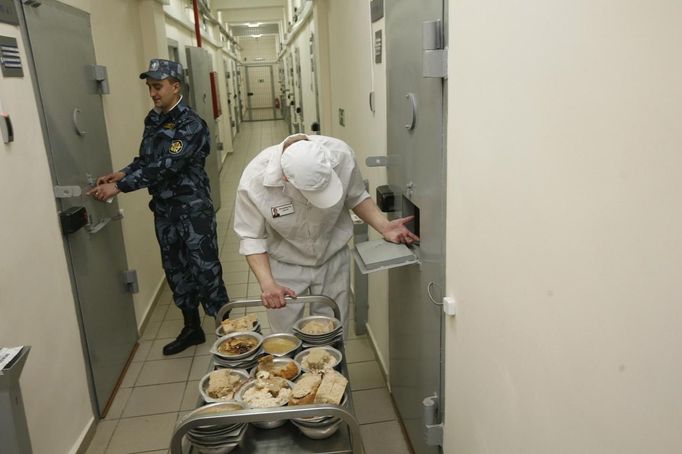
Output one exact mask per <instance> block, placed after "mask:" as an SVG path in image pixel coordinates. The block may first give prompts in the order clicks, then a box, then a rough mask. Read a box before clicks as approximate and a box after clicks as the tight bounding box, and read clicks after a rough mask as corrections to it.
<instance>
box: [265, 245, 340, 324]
mask: <svg viewBox="0 0 682 454" xmlns="http://www.w3.org/2000/svg"><path fill="white" fill-rule="evenodd" d="M349 260H350V254H349V252H348V247H344V248H343V249H341V250H340V251H339V252H337V253H336V254H334V255H333V256H332V257H331V258H330V259H329V260H327V262H326V263H324V264H323V265H320V266H300V265H292V264H290V263H284V262H280V261H278V260H275V259H273V258H272V257H270V270H271V271H272V277H273V278H274V279H275V282H277V283H278V284H279V285H281V286H284V287H289V288H290V289H292V290H293V291H295V292H296V295H305V294H308V292H309V293H310V294H311V295H324V296H328V297H329V298H331V299H333V300H334V301H336V304H337V305H338V306H339V310H340V312H341V322H342V323H343V326H344V335H346V334H347V333H348V328H347V323H346V322H347V319H348V295H349V291H350V261H349ZM303 309H304V307H303V304H301V303H296V302H295V300H294V301H288V302H287V305H286V306H285V307H283V308H279V309H268V310H267V313H268V321H269V322H270V328H271V329H272V332H273V333H282V332H287V331H289V330H290V328H291V326H293V324H294V323H295V322H296V321H297V320H298V319H300V318H301V317H303ZM310 312H311V315H327V316H330V317H333V316H334V313H333V312H332V309H331V308H330V307H329V306H323V305H319V304H313V305H311V308H310Z"/></svg>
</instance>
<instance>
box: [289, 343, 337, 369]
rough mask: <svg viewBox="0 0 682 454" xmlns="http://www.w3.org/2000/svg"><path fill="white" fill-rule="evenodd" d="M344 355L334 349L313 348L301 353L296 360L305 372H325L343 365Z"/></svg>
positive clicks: (326, 347)
mask: <svg viewBox="0 0 682 454" xmlns="http://www.w3.org/2000/svg"><path fill="white" fill-rule="evenodd" d="M342 358H343V355H342V354H341V352H340V351H338V350H337V349H335V348H333V347H329V346H323V347H313V348H308V349H306V350H303V351H301V352H299V353H298V354H297V355H296V356H295V357H294V360H295V361H296V362H297V363H299V364H300V365H301V369H303V371H304V372H323V371H325V370H326V369H333V368H334V367H336V366H338V365H339V364H340V363H341V359H342Z"/></svg>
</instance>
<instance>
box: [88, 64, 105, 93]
mask: <svg viewBox="0 0 682 454" xmlns="http://www.w3.org/2000/svg"><path fill="white" fill-rule="evenodd" d="M89 67H90V76H91V77H92V80H94V81H95V82H97V91H98V92H99V94H100V95H108V94H109V93H110V90H109V77H108V75H107V67H106V66H102V65H89Z"/></svg>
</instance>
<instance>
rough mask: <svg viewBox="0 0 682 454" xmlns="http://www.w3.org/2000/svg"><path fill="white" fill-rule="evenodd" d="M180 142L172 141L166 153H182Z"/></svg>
mask: <svg viewBox="0 0 682 454" xmlns="http://www.w3.org/2000/svg"><path fill="white" fill-rule="evenodd" d="M182 146H183V145H182V140H174V141H172V142H171V144H170V148H169V149H168V151H169V152H170V154H178V153H180V152H181V151H182Z"/></svg>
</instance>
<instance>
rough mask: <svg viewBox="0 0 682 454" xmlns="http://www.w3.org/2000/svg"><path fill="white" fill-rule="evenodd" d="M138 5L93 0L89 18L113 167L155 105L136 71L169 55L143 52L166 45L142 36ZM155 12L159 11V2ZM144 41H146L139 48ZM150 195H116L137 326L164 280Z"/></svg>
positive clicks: (127, 155)
mask: <svg viewBox="0 0 682 454" xmlns="http://www.w3.org/2000/svg"><path fill="white" fill-rule="evenodd" d="M139 3H140V2H138V1H135V0H109V1H107V2H97V3H95V4H94V6H93V8H92V11H91V17H90V20H91V23H92V34H93V41H94V43H95V53H96V54H97V63H98V64H100V65H105V66H106V67H107V73H108V76H109V88H110V90H111V93H110V94H109V95H104V96H103V97H102V100H103V103H104V112H105V116H106V121H107V133H108V136H109V148H110V150H111V157H112V164H113V168H114V170H119V169H121V168H123V167H125V166H126V165H128V164H129V163H130V162H132V160H133V158H134V157H135V156H137V155H138V152H139V146H140V140H141V139H142V131H143V129H144V118H145V116H146V115H147V113H148V112H149V110H150V109H151V108H152V107H153V104H152V102H151V100H150V98H149V93H148V91H147V86H146V85H145V83H144V81H143V80H140V78H139V74H140V73H141V72H143V71H144V70H146V69H147V67H148V65H149V59H150V58H153V57H162V58H163V57H167V55H165V54H163V55H158V53H156V52H154V53H153V54H152V55H148V54H147V52H149V49H150V48H151V49H154V48H156V49H157V51H163V52H165V51H166V47H165V45H162V46H158V45H156V44H157V43H152V44H151V45H150V43H148V41H150V39H149V38H147V39H146V40H145V39H143V36H142V33H141V30H142V29H143V28H145V29H147V31H148V32H149V31H150V29H151V28H152V27H151V25H150V24H153V22H154V20H153V18H152V17H148V16H147V15H145V14H141V11H140V10H141V8H140V6H139V5H138V4H139ZM148 3H151V4H149V5H147V7H152V11H153V10H154V2H148ZM156 12H157V14H160V12H161V7H160V6H158V4H156ZM151 41H157V40H156V39H151ZM143 42H146V45H145V46H140V43H143ZM161 44H165V43H161ZM145 50H147V51H145ZM149 199H150V196H149V194H148V192H147V191H146V190H140V191H134V192H131V193H128V194H124V195H120V196H119V197H118V202H119V204H120V206H121V208H123V210H124V211H125V217H124V218H123V220H122V221H121V222H122V227H123V237H124V240H125V244H126V254H127V258H128V266H129V267H130V268H131V269H135V270H137V276H138V283H139V287H140V291H139V293H136V294H134V295H133V297H134V300H135V315H136V316H137V320H138V325H140V324H141V323H142V322H143V321H144V319H145V317H146V315H147V313H148V311H149V309H150V308H151V304H152V302H153V301H154V298H155V297H156V294H157V291H158V290H159V287H160V286H161V285H162V283H163V282H164V279H165V277H164V274H163V270H162V269H161V259H160V253H159V250H158V248H157V247H156V234H155V232H154V218H153V215H152V212H151V211H150V210H149V207H148V203H149Z"/></svg>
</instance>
